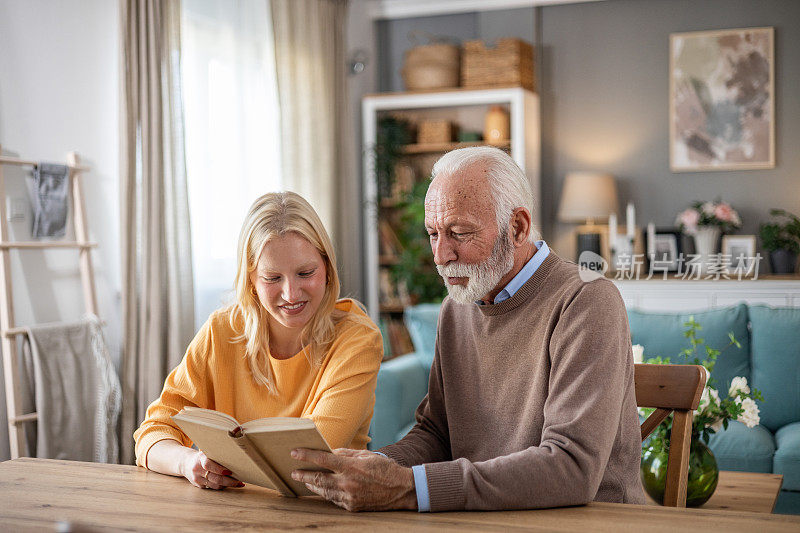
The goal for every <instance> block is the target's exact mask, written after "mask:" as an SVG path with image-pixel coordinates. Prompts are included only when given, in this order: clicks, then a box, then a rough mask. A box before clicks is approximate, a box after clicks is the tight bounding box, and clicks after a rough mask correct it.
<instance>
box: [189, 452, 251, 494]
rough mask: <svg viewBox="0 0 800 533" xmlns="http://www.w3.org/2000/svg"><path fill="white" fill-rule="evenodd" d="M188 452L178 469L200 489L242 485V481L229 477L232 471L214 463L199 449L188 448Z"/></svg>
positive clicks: (217, 488)
mask: <svg viewBox="0 0 800 533" xmlns="http://www.w3.org/2000/svg"><path fill="white" fill-rule="evenodd" d="M189 450H190V453H187V454H186V457H185V458H184V459H183V461H181V465H180V471H181V473H182V474H183V477H185V478H186V479H188V480H189V483H191V484H192V485H194V486H195V487H199V488H201V489H214V490H219V489H224V488H225V487H244V483H242V482H241V481H239V480H238V479H236V478H234V477H231V474H232V472H231V471H230V470H228V469H227V468H225V467H224V466H222V465H220V464H218V463H215V462H214V461H212V460H211V459H209V458H208V457H206V454H204V453H203V452H201V451H199V450H192V449H191V448H190V449H189Z"/></svg>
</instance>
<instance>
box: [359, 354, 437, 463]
mask: <svg viewBox="0 0 800 533" xmlns="http://www.w3.org/2000/svg"><path fill="white" fill-rule="evenodd" d="M429 374H430V368H427V367H426V366H425V365H424V364H423V363H421V362H420V359H419V357H418V356H417V354H416V353H410V354H406V355H401V356H400V357H396V358H395V359H391V360H389V361H386V362H385V363H383V364H382V365H381V368H380V370H379V371H378V384H377V386H376V388H375V410H374V412H373V415H372V425H371V427H370V436H371V437H372V441H371V442H370V445H369V449H370V450H377V449H378V448H381V447H383V446H386V445H387V444H393V443H394V442H395V441H396V440H397V434H398V433H399V432H400V431H401V430H402V429H403V428H405V427H406V426H408V425H409V424H410V423H412V422H413V421H414V412H415V411H416V409H417V406H418V405H419V402H420V401H422V398H424V397H425V395H426V394H427V393H428V375H429Z"/></svg>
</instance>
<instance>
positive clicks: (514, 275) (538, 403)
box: [292, 147, 644, 511]
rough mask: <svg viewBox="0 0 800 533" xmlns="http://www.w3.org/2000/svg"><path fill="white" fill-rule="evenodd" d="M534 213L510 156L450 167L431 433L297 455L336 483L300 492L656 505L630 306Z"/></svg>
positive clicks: (373, 498)
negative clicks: (644, 453)
mask: <svg viewBox="0 0 800 533" xmlns="http://www.w3.org/2000/svg"><path fill="white" fill-rule="evenodd" d="M532 209H533V200H532V194H531V188H530V185H529V183H528V180H527V179H526V178H525V175H524V173H523V172H522V171H521V170H520V169H519V167H518V166H517V165H516V164H515V163H514V161H513V160H512V159H511V158H510V157H509V156H508V155H506V154H505V153H504V152H502V151H501V150H498V149H495V148H489V147H479V148H463V149H460V150H455V151H452V152H450V153H448V154H446V155H445V156H443V157H442V158H441V159H440V160H439V161H438V162H437V163H436V165H435V166H434V168H433V180H432V182H431V184H430V186H429V188H428V193H427V196H426V198H425V226H426V228H427V231H428V234H429V235H430V242H431V248H432V250H433V256H434V260H435V262H436V265H437V268H438V270H439V273H440V274H441V276H442V277H443V278H444V280H445V283H446V285H447V289H448V293H449V297H448V298H446V299H445V301H444V303H443V304H442V309H441V312H440V314H439V324H438V329H437V339H436V353H435V357H434V361H433V366H432V368H431V375H430V382H429V386H428V395H427V396H426V397H425V398H424V399H423V400H422V403H421V404H420V406H419V407H418V409H417V413H416V419H417V424H416V426H415V427H414V428H413V429H412V430H411V431H410V432H409V433H408V435H406V436H405V437H404V438H403V439H402V440H401V441H400V442H398V443H396V444H393V445H390V446H386V447H384V448H382V449H381V450H379V453H373V452H367V451H356V450H345V449H340V450H336V451H335V452H334V453H333V454H329V453H324V452H319V451H312V450H302V449H301V450H295V451H293V452H292V455H293V456H294V457H296V458H299V459H302V460H306V461H311V462H313V463H316V464H318V465H320V466H323V467H326V468H328V469H330V470H332V473H320V472H310V471H302V470H299V471H295V472H294V473H293V477H294V479H297V480H300V481H303V482H305V483H307V484H308V486H309V488H310V489H311V490H313V491H314V492H316V493H317V494H320V495H322V496H323V497H325V498H326V499H328V500H330V501H332V502H333V503H335V504H337V505H339V506H342V507H344V508H346V509H349V510H385V509H418V510H420V511H449V510H465V509H467V510H492V509H530V508H540V507H557V506H566V505H580V504H585V503H588V502H590V501H593V500H597V501H610V502H627V503H644V496H643V493H642V490H641V485H640V482H639V477H638V472H639V457H640V437H639V423H638V418H637V415H636V399H635V396H634V385H633V356H632V353H631V343H630V334H629V330H628V320H627V315H626V313H625V307H624V306H623V303H622V299H621V297H620V295H619V292H618V291H617V289H616V288H615V287H614V285H613V284H612V283H611V282H610V281H608V280H605V279H596V280H594V281H591V282H584V281H582V279H581V277H580V276H579V275H578V267H577V266H576V265H575V264H574V263H568V262H566V261H564V260H562V259H561V258H559V257H558V256H557V255H556V254H555V253H553V252H552V251H550V250H549V249H548V247H547V244H546V243H545V242H544V241H537V240H536V231H535V229H534V228H533V226H532V223H531V212H532Z"/></svg>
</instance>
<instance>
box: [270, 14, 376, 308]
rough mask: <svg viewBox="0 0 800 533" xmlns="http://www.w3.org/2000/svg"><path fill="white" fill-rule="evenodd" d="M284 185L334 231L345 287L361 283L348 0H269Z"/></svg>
mask: <svg viewBox="0 0 800 533" xmlns="http://www.w3.org/2000/svg"><path fill="white" fill-rule="evenodd" d="M270 5H271V7H272V21H273V32H274V34H275V63H276V69H277V78H278V95H279V99H280V110H281V141H282V142H281V151H282V157H283V176H284V180H285V181H284V183H285V186H286V188H287V189H290V190H293V191H296V192H298V193H299V194H301V195H303V196H304V197H305V198H307V199H308V201H309V202H310V203H311V205H313V206H314V208H315V209H316V210H317V213H319V216H320V218H321V219H322V222H323V224H325V227H326V228H327V229H328V232H329V233H330V234H331V236H332V238H333V242H334V246H335V247H336V252H337V255H338V259H339V275H340V277H341V278H342V281H343V294H344V295H347V294H348V293H350V294H352V293H353V292H355V291H356V287H357V286H358V284H359V280H357V279H353V275H352V274H353V272H355V271H357V270H358V269H356V268H349V265H353V264H356V263H357V262H359V261H360V260H361V258H360V253H359V250H360V244H359V242H358V231H357V229H358V226H359V218H360V212H361V209H360V205H361V202H360V199H359V192H358V176H357V174H356V173H355V172H353V171H352V169H353V166H352V164H350V161H349V159H350V158H349V157H348V156H349V155H350V153H351V152H352V144H351V143H352V142H354V139H353V135H352V130H351V129H350V130H349V129H348V128H346V122H347V121H346V120H345V119H346V117H348V116H350V115H349V113H350V112H351V110H349V109H348V107H349V101H348V98H347V90H346V78H345V63H346V61H345V46H344V44H345V41H344V29H345V21H346V11H347V2H346V0H271V1H270Z"/></svg>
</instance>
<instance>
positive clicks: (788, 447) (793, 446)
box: [772, 422, 800, 490]
mask: <svg viewBox="0 0 800 533" xmlns="http://www.w3.org/2000/svg"><path fill="white" fill-rule="evenodd" d="M775 443H776V444H777V445H778V449H777V450H776V451H775V461H774V464H773V467H772V471H773V472H775V473H776V474H783V487H782V488H783V489H784V490H800V422H795V423H794V424H789V425H788V426H784V427H782V428H781V429H779V430H778V432H777V433H775Z"/></svg>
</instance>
